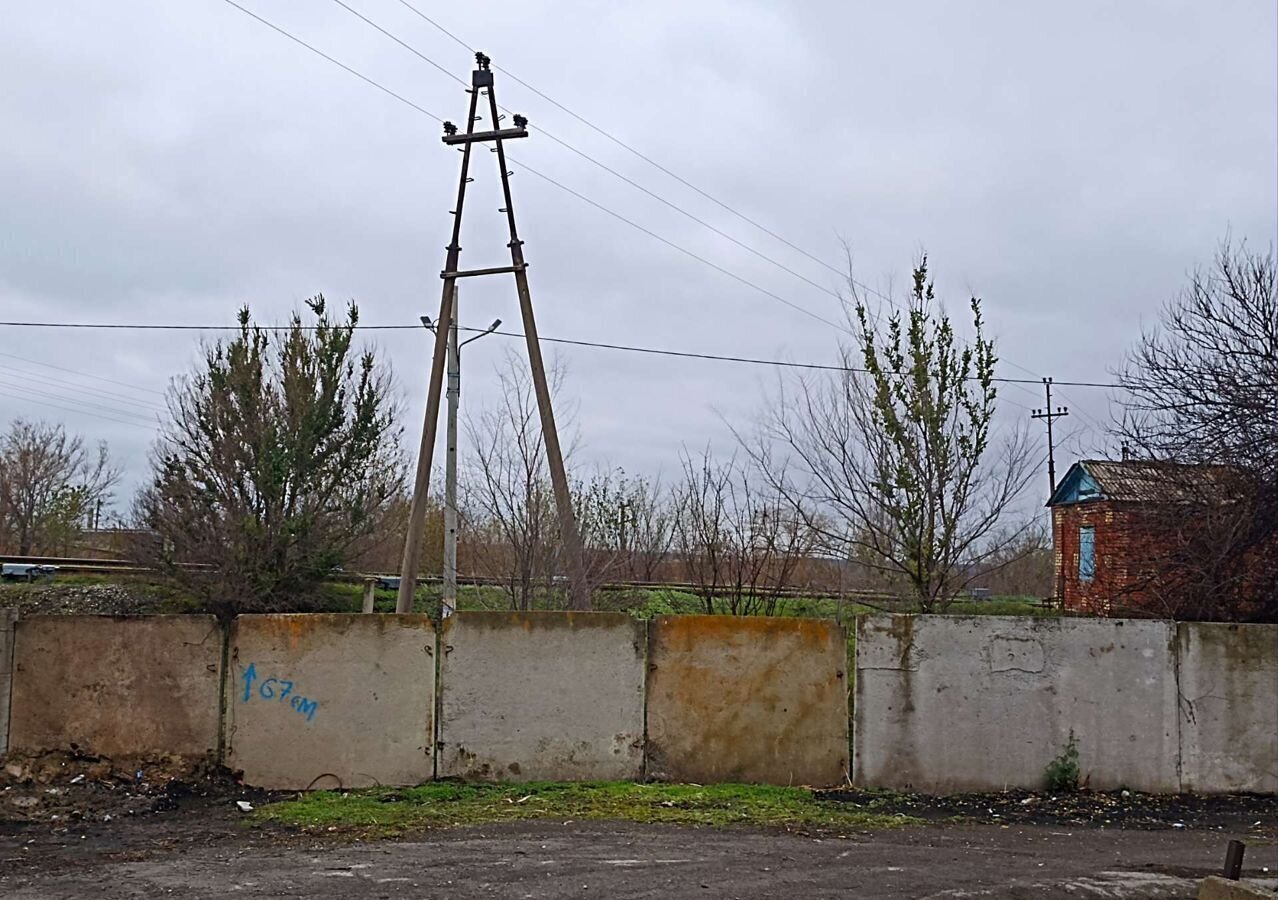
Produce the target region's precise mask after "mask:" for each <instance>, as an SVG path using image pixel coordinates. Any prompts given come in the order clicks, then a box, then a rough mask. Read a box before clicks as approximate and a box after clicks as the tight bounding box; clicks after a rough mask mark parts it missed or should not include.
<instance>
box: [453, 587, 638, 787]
mask: <svg viewBox="0 0 1278 900" xmlns="http://www.w3.org/2000/svg"><path fill="white" fill-rule="evenodd" d="M646 642H647V636H646V633H645V628H644V623H642V622H639V621H636V620H635V619H633V618H631V617H630V616H627V615H622V614H618V613H573V612H568V613H560V612H509V613H502V612H463V613H457V614H456V615H453V616H449V617H448V618H447V619H445V620H444V623H443V626H442V629H441V632H440V644H441V647H442V651H443V653H442V657H441V659H440V683H439V739H440V751H439V768H438V774H439V776H440V777H441V778H442V777H459V778H469V779H482V780H496V781H596V780H634V779H638V778H640V777H642V774H643V744H644V740H643V705H644V657H645V644H646Z"/></svg>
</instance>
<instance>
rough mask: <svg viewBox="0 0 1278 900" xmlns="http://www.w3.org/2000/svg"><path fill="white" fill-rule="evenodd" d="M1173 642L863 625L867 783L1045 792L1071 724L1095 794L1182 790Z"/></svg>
mask: <svg viewBox="0 0 1278 900" xmlns="http://www.w3.org/2000/svg"><path fill="white" fill-rule="evenodd" d="M1172 639H1173V632H1172V626H1171V625H1170V624H1169V623H1165V622H1155V621H1133V620H1123V619H1057V618H1051V619H1034V618H1012V617H1003V616H972V617H955V616H865V617H862V618H861V619H859V620H858V623H857V645H856V660H857V675H856V703H855V710H856V724H855V729H854V731H855V735H856V759H855V764H854V780H855V782H856V783H857V784H859V785H866V786H875V787H892V788H901V789H912V790H920V791H928V792H936V793H946V792H952V791H968V790H1002V789H1004V788H1013V787H1024V788H1040V787H1042V786H1043V781H1044V769H1045V767H1046V766H1047V764H1048V763H1049V762H1050V761H1051V760H1052V759H1053V758H1054V757H1056V756H1057V755H1059V754H1060V753H1061V751H1062V750H1063V749H1064V748H1065V746H1066V744H1067V742H1068V740H1069V735H1070V731H1071V730H1072V731H1073V733H1074V735H1075V737H1076V739H1077V742H1078V750H1079V758H1080V759H1079V762H1080V767H1081V770H1082V777H1083V779H1084V780H1085V782H1086V783H1087V784H1088V785H1089V786H1090V787H1092V788H1094V789H1108V788H1117V787H1129V788H1133V789H1136V790H1143V791H1156V792H1173V791H1176V790H1177V789H1178V787H1179V779H1178V777H1177V754H1178V738H1177V725H1176V714H1175V709H1176V679H1175V673H1174V671H1173V668H1172V652H1171V646H1172Z"/></svg>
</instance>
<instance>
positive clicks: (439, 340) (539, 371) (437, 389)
mask: <svg viewBox="0 0 1278 900" xmlns="http://www.w3.org/2000/svg"><path fill="white" fill-rule="evenodd" d="M475 62H476V64H477V68H476V69H475V71H474V72H472V73H471V87H470V90H469V91H468V93H469V94H470V111H469V113H468V114H467V117H466V131H465V133H463V134H458V133H457V126H455V125H453V124H452V123H451V122H445V123H444V138H443V140H444V143H445V144H448V145H449V146H457V147H459V148H460V149H461V152H462V165H461V177H460V179H459V181H458V185H457V208H456V209H454V210H453V211H452V214H453V238H452V242H451V243H450V244H449V245H448V248H447V250H448V253H447V257H446V260H445V263H444V270H443V271H442V272H441V273H440V277H441V278H442V279H443V281H444V288H443V296H442V297H441V299H440V303H439V318H438V319H437V320H436V321H437V322H439V323H440V325H439V327H437V328H436V329H435V350H434V356H433V357H432V359H431V369H430V387H429V390H428V391H427V394H426V421H425V422H424V423H423V426H422V442H421V449H420V450H419V452H418V455H417V478H416V480H415V481H414V483H413V502H412V506H411V507H410V510H409V519H408V534H407V536H406V538H405V540H404V559H403V564H402V566H401V568H400V580H399V596H398V599H397V600H396V603H395V611H396V612H401V613H404V612H411V611H412V609H413V595H414V593H415V591H416V587H417V567H418V564H419V562H420V557H421V543H422V532H423V530H424V527H425V522H426V501H427V495H428V494H429V491H430V468H431V463H432V459H433V456H434V452H435V431H436V426H437V424H438V419H439V400H440V393H441V390H442V387H443V380H444V362H445V359H446V357H447V355H448V332H449V328H448V327H447V326H448V325H449V324H450V323H452V322H453V316H454V303H455V299H456V285H457V279H458V278H469V277H473V276H478V275H497V274H506V273H510V274H513V275H514V276H515V289H516V291H517V293H518V295H519V310H520V313H521V315H522V317H523V323H524V335H525V337H526V338H527V341H528V362H529V366H530V368H531V370H532V379H533V389H534V391H535V392H536V394H537V408H538V411H539V412H540V414H541V430H542V437H543V439H544V441H545V444H546V464H547V466H548V468H549V469H550V481H551V486H552V487H553V489H554V494H555V507H556V510H557V511H558V513H559V531H560V537H561V539H562V541H563V546H564V556H565V558H566V562H567V567H568V579H569V592H570V598H569V606H570V607H571V608H572V609H575V610H588V609H590V608H591V603H590V585H589V584H588V583H587V582H586V567H585V564H584V562H583V560H582V550H581V537H580V535H579V533H578V531H577V520H576V517H575V516H574V514H573V509H572V495H571V493H570V492H569V489H568V475H567V472H566V471H565V470H564V460H563V453H562V451H561V449H560V446H559V432H558V430H557V429H556V427H555V415H554V410H553V409H552V408H551V402H550V399H551V398H550V387H549V385H548V383H547V381H546V367H545V364H544V362H543V361H542V357H541V345H540V343H539V342H538V340H537V323H536V321H535V320H534V318H533V308H532V293H531V291H530V290H529V287H528V264H527V263H526V262H525V261H524V249H523V244H524V242H523V241H521V240H520V239H519V232H518V230H517V229H516V228H515V207H514V203H513V201H512V199H511V194H510V174H511V173H510V171H509V170H508V169H507V168H506V150H505V147H504V145H503V142H504V141H507V140H513V139H516V138H524V137H527V136H528V128H527V125H528V120H527V119H525V118H524V117H523V116H519V115H516V116H513V117H512V121H513V122H514V126H515V127H514V128H499V127H498V126H499V125H500V122H501V118H502V116H501V115H499V114H498V112H497V96H496V94H495V93H494V91H493V73H492V70H491V69H490V68H489V66H490V60H489V59H488V57H487V56H485V55H484V54H482V53H476V54H475ZM481 92H482V93H484V94H486V95H487V97H488V108H489V111H490V115H491V120H490V122H491V128H490V129H489V130H487V131H475V122H476V119H477V116H476V115H475V110H476V105H477V103H478V100H479V96H480V93H481ZM483 142H492V143H493V144H494V145H495V146H494V148H493V149H494V150H495V152H496V153H497V166H498V170H499V171H500V173H501V187H502V197H503V199H504V200H505V203H506V205H505V206H504V207H503V208H502V210H501V212H504V213H505V214H506V220H507V223H508V224H509V226H510V243H509V244H508V246H509V247H510V262H511V264H510V265H509V266H497V267H493V268H487V269H470V270H467V271H463V270H459V269H458V268H457V263H458V259H459V256H460V254H461V245H460V244H459V243H458V241H459V238H460V235H461V219H462V206H463V205H464V203H465V200H466V185H467V184H468V183H469V182H470V181H471V178H470V177H469V171H470V151H471V147H472V146H474V145H475V144H477V143H483Z"/></svg>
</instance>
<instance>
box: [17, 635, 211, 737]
mask: <svg viewBox="0 0 1278 900" xmlns="http://www.w3.org/2000/svg"><path fill="white" fill-rule="evenodd" d="M221 665H222V629H221V627H220V626H219V625H218V624H217V621H216V620H215V619H214V618H213V617H212V616H148V617H145V618H141V617H139V618H127V617H111V616H34V617H32V618H28V619H21V620H19V622H18V625H17V630H16V641H15V653H14V670H13V688H12V691H13V700H12V717H11V722H10V726H11V727H10V749H12V750H14V751H22V752H28V753H39V752H43V751H47V750H68V749H71V750H77V751H79V752H82V753H86V754H93V755H97V756H107V757H126V756H137V755H146V754H152V753H163V754H171V755H175V756H185V757H196V756H204V755H211V754H213V753H215V752H216V749H217V742H218V692H219V684H220V680H221Z"/></svg>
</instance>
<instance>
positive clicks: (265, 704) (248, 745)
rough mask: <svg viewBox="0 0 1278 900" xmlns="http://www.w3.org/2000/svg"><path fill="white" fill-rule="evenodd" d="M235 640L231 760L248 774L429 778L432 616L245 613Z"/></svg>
mask: <svg viewBox="0 0 1278 900" xmlns="http://www.w3.org/2000/svg"><path fill="white" fill-rule="evenodd" d="M230 640H231V647H230V671H229V673H228V676H229V677H228V679H227V685H226V748H227V750H226V764H227V765H228V766H229V767H231V768H232V769H238V770H242V771H243V772H244V780H245V781H246V782H248V783H249V784H253V785H257V786H259V787H267V788H281V789H297V790H302V789H305V788H310V787H314V788H336V787H347V788H349V787H369V786H372V785H378V784H383V785H408V784H419V783H421V782H423V781H428V780H429V779H430V778H431V776H432V773H433V770H434V756H433V750H434V748H433V747H432V741H433V735H434V696H435V630H434V626H433V625H432V623H431V620H430V618H429V617H428V616H419V615H402V616H395V615H360V614H349V615H308V614H298V615H273V616H240V617H239V618H237V619H236V620H235V622H234V623H233V625H232V628H231V638H230Z"/></svg>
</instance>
